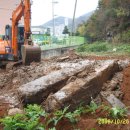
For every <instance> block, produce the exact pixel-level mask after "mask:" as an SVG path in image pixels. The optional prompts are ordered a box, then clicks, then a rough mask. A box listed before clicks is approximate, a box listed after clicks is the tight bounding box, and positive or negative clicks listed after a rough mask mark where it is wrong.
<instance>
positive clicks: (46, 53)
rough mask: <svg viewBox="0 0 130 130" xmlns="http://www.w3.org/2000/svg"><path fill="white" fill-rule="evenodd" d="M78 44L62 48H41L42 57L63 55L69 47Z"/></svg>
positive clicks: (71, 47)
mask: <svg viewBox="0 0 130 130" xmlns="http://www.w3.org/2000/svg"><path fill="white" fill-rule="evenodd" d="M78 46H79V45H76V46H70V47H63V48H56V49H50V50H43V51H42V58H50V57H53V56H60V55H63V54H65V53H67V51H68V50H69V49H75V48H77V47H78Z"/></svg>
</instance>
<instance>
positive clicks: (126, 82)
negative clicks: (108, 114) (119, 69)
mask: <svg viewBox="0 0 130 130" xmlns="http://www.w3.org/2000/svg"><path fill="white" fill-rule="evenodd" d="M121 88H122V91H123V93H124V97H123V102H124V103H125V104H127V105H128V106H130V65H129V66H128V67H127V68H126V69H124V71H123V83H122V87H121Z"/></svg>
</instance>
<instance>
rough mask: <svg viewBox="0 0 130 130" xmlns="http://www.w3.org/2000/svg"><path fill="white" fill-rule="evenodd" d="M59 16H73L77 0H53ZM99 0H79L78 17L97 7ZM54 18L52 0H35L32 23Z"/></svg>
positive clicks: (35, 23)
mask: <svg viewBox="0 0 130 130" xmlns="http://www.w3.org/2000/svg"><path fill="white" fill-rule="evenodd" d="M53 1H57V2H58V3H57V4H55V6H54V7H55V8H54V12H55V15H57V16H65V17H70V18H72V17H73V12H74V4H75V0H53ZM97 5H98V0H77V11H76V17H78V16H80V15H82V14H85V13H87V12H90V11H92V10H94V9H96V7H97ZM50 19H52V0H33V5H32V25H41V24H43V23H45V22H47V21H48V20H50Z"/></svg>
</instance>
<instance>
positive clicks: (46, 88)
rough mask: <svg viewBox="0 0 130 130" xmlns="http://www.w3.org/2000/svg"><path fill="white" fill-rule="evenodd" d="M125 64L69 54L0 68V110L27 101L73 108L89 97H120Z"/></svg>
mask: <svg viewBox="0 0 130 130" xmlns="http://www.w3.org/2000/svg"><path fill="white" fill-rule="evenodd" d="M128 64H129V60H117V59H111V60H110V59H108V60H106V59H105V60H100V59H98V60H95V59H93V58H92V60H91V59H89V60H88V58H82V57H79V56H77V55H74V56H73V58H72V56H70V55H69V56H63V57H60V58H53V59H52V58H51V59H48V60H45V59H44V60H42V62H41V63H32V64H31V65H30V66H23V65H21V66H18V67H14V68H13V69H12V70H9V71H6V72H5V71H1V73H0V89H1V91H0V109H1V108H3V107H5V108H6V110H9V109H11V108H21V107H22V106H23V105H25V104H29V103H38V104H39V103H40V104H41V103H42V105H43V106H44V107H45V109H46V111H54V110H55V109H60V108H63V107H65V106H68V105H69V106H70V109H74V108H75V107H76V106H77V105H79V104H80V103H81V102H83V103H84V104H88V103H89V102H90V101H91V98H96V97H97V96H98V95H102V96H103V97H104V98H107V96H109V95H110V94H113V95H115V97H117V98H118V99H120V100H122V98H123V92H122V91H121V83H122V81H123V74H122V70H123V69H124V68H125V67H126V66H128ZM1 106H2V107H1Z"/></svg>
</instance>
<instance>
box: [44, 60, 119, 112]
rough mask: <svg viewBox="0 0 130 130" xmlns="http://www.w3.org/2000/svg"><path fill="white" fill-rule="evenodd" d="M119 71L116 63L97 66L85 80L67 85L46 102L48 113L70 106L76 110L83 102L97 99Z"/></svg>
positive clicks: (102, 63) (104, 63)
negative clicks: (105, 84) (108, 81)
mask: <svg viewBox="0 0 130 130" xmlns="http://www.w3.org/2000/svg"><path fill="white" fill-rule="evenodd" d="M118 70H119V68H118V64H117V63H116V62H115V61H112V60H111V61H104V62H101V63H100V65H99V64H97V65H96V66H95V72H92V73H90V74H89V75H88V76H87V77H85V78H77V79H76V80H75V81H74V82H71V83H69V84H67V85H65V86H64V87H63V88H62V89H60V90H59V91H58V92H56V93H54V94H53V95H51V96H49V97H48V98H47V100H46V105H45V109H46V111H54V110H56V109H62V108H63V107H65V106H70V109H75V108H76V107H77V105H79V104H80V103H81V102H84V103H85V104H88V103H89V102H90V101H91V97H93V98H95V97H96V96H97V95H98V94H99V93H100V91H101V88H102V86H103V83H104V82H106V81H107V80H108V79H110V77H111V76H112V75H113V74H114V73H115V72H117V71H118Z"/></svg>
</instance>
